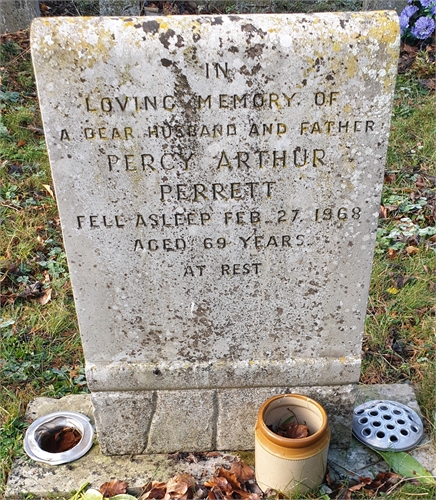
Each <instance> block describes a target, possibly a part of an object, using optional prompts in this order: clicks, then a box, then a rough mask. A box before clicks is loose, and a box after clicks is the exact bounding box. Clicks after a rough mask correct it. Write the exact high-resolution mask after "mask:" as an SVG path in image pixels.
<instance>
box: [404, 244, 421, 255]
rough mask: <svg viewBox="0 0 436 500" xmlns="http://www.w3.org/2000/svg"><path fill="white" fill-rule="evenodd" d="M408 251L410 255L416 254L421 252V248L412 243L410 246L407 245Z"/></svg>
mask: <svg viewBox="0 0 436 500" xmlns="http://www.w3.org/2000/svg"><path fill="white" fill-rule="evenodd" d="M406 252H407V253H408V254H409V255H416V254H417V253H419V248H417V247H414V246H412V245H410V246H408V247H406Z"/></svg>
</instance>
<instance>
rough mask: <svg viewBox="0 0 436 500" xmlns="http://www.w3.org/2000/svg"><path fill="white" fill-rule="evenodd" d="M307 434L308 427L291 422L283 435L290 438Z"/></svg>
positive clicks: (297, 437) (298, 437)
mask: <svg viewBox="0 0 436 500" xmlns="http://www.w3.org/2000/svg"><path fill="white" fill-rule="evenodd" d="M308 435H309V428H308V427H307V425H303V424H291V425H289V426H288V427H287V429H286V430H285V433H284V437H287V438H290V439H301V438H305V437H307V436H308Z"/></svg>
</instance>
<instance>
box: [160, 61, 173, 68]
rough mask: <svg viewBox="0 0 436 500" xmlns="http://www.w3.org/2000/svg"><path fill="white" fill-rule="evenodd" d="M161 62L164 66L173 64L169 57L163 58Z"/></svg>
mask: <svg viewBox="0 0 436 500" xmlns="http://www.w3.org/2000/svg"><path fill="white" fill-rule="evenodd" d="M160 62H161V63H162V66H165V68H168V67H169V66H171V64H173V63H172V62H171V61H170V60H169V59H161V60H160Z"/></svg>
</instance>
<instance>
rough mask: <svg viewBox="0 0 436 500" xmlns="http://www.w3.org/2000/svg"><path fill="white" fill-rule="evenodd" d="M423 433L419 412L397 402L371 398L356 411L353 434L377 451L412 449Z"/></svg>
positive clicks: (354, 413)
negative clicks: (371, 399) (372, 399)
mask: <svg viewBox="0 0 436 500" xmlns="http://www.w3.org/2000/svg"><path fill="white" fill-rule="evenodd" d="M423 433H424V427H423V425H422V421H421V419H420V417H419V416H418V414H417V413H416V412H415V411H413V410H412V409H411V408H409V407H408V406H406V405H403V404H401V403H397V402H396V401H386V400H376V401H368V402H367V403H364V404H361V405H360V406H357V407H356V408H355V409H354V412H353V435H354V436H355V437H356V438H357V439H358V440H359V441H361V442H362V443H364V444H366V445H368V446H370V447H371V448H374V449H375V450H380V451H388V450H391V451H405V450H410V449H411V448H413V447H414V446H416V445H417V444H418V443H419V441H420V440H421V438H422V435H423Z"/></svg>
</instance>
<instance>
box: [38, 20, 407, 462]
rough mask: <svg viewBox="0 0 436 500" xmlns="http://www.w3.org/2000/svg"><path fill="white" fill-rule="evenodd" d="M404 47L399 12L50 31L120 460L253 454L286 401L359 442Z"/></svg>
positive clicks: (87, 309) (108, 423)
mask: <svg viewBox="0 0 436 500" xmlns="http://www.w3.org/2000/svg"><path fill="white" fill-rule="evenodd" d="M398 45H399V29H398V22H397V17H396V15H395V13H391V12H376V13H365V14H351V13H340V14H319V15H261V16H229V17H226V16H220V17H213V16H210V17H208V16H203V17H201V16H199V17H173V18H170V17H169V18H156V19H154V20H149V19H147V18H133V19H132V18H124V19H123V18H112V19H109V18H99V19H80V18H76V19H61V18H59V19H44V20H38V21H36V22H35V23H34V24H33V31H32V54H33V59H34V65H35V72H36V78H37V84H38V91H39V96H40V102H41V109H42V114H43V120H44V124H45V125H44V126H45V134H46V139H47V144H48V149H49V154H50V162H51V165H52V170H53V178H54V184H55V188H56V195H57V200H58V204H59V210H60V215H61V221H62V228H63V234H64V239H65V246H66V250H67V255H68V260H69V266H70V273H71V280H72V284H73V289H74V295H75V301H76V307H77V313H78V318H79V323H80V330H81V336H82V340H83V348H84V352H85V358H86V373H87V379H88V384H89V388H90V389H91V391H92V400H93V404H94V407H95V415H96V421H97V430H98V434H99V440H100V444H101V446H102V449H103V451H104V452H105V453H110V454H123V453H124V454H130V453H140V452H144V451H146V452H164V451H173V450H180V449H185V450H207V449H221V450H222V449H244V448H246V449H247V448H251V447H252V446H253V441H254V438H253V425H254V422H255V416H256V413H257V411H258V408H259V406H260V405H261V403H262V402H263V401H264V400H265V399H266V398H268V397H269V396H271V395H273V394H276V393H280V392H285V391H301V392H304V393H306V394H308V395H311V396H313V397H315V398H317V399H318V400H320V401H321V402H322V403H323V404H324V405H325V406H326V407H327V410H328V412H329V417H330V419H331V422H332V426H333V433H334V438H335V440H336V442H339V443H340V442H341V438H344V437H345V438H346V437H349V435H350V428H351V408H352V405H353V389H354V388H355V385H356V384H357V382H358V380H359V372H360V362H361V354H360V352H361V341H362V334H363V324H364V317H365V309H366V301H367V294H368V287H369V279H370V272H371V264H372V255H373V248H374V242H375V235H376V228H377V215H378V208H379V199H380V192H381V187H382V179H383V168H384V159H385V154H386V148H387V142H388V132H389V122H390V107H391V101H392V95H393V90H394V82H395V75H396V63H397V52H398ZM341 426H343V428H341Z"/></svg>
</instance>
